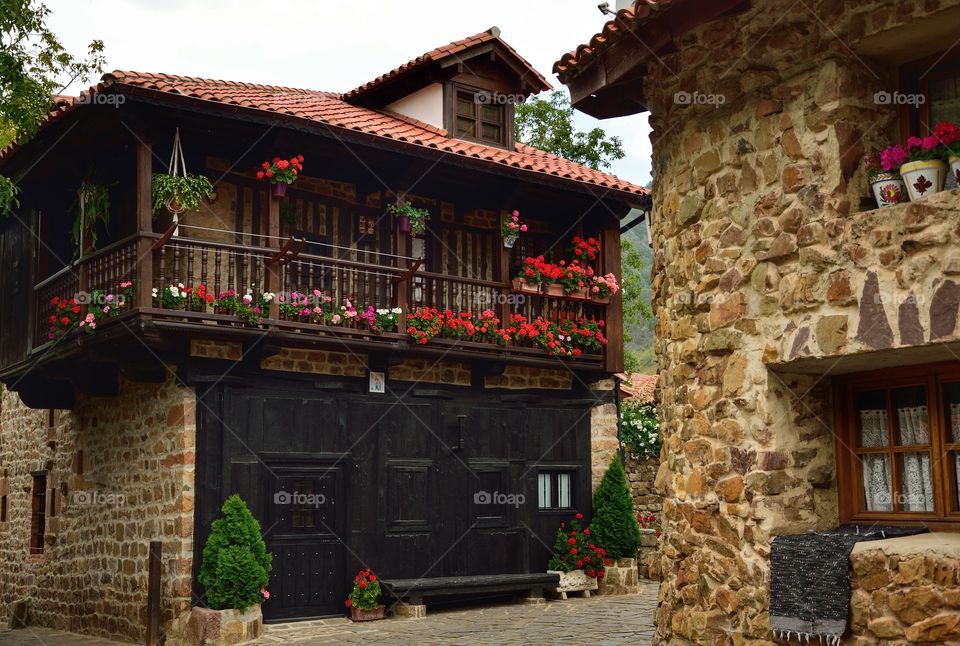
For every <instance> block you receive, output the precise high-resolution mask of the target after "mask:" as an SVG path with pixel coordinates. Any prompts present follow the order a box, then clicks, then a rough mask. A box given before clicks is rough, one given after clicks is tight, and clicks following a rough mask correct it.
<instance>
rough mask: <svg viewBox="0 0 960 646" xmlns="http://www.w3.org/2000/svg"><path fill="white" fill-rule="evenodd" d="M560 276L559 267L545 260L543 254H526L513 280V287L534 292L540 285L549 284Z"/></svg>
mask: <svg viewBox="0 0 960 646" xmlns="http://www.w3.org/2000/svg"><path fill="white" fill-rule="evenodd" d="M559 277H560V267H559V266H558V265H555V264H553V263H552V262H547V261H546V260H544V258H543V256H536V257H533V256H527V257H526V258H524V259H523V267H522V268H521V269H520V273H518V274H517V277H516V278H515V279H514V281H513V287H514V289H517V290H520V291H523V292H536V291H539V290H540V287H539V286H540V285H549V284H551V283H553V282H554V281H556V280H557V279H558V278H559Z"/></svg>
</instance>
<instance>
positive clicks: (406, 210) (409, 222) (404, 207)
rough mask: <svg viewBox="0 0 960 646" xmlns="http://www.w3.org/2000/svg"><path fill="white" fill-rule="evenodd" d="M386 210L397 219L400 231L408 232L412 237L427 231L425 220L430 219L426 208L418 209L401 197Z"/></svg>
mask: <svg viewBox="0 0 960 646" xmlns="http://www.w3.org/2000/svg"><path fill="white" fill-rule="evenodd" d="M387 211H388V212H389V213H390V214H391V215H394V216H396V217H397V219H398V220H399V224H400V231H402V232H404V233H409V234H410V235H412V236H414V237H416V236H418V235H423V234H424V233H426V232H427V220H429V219H430V212H429V211H427V210H426V209H418V208H417V207H415V206H414V205H413V204H411V203H410V202H408V201H407V200H404V199H401V200H398V201H397V202H394V203H393V204H391V205H390V206H389V207H388V208H387Z"/></svg>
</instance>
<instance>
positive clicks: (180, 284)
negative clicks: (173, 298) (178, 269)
mask: <svg viewBox="0 0 960 646" xmlns="http://www.w3.org/2000/svg"><path fill="white" fill-rule="evenodd" d="M177 287H179V288H180V289H186V287H184V286H183V283H177Z"/></svg>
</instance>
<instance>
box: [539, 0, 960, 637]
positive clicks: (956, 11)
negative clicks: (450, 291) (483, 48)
mask: <svg viewBox="0 0 960 646" xmlns="http://www.w3.org/2000/svg"><path fill="white" fill-rule="evenodd" d="M623 4H624V3H621V8H620V10H619V11H618V12H617V13H616V15H615V17H614V18H613V19H612V20H610V21H609V22H608V23H607V24H606V25H605V26H604V28H603V30H602V32H601V33H598V34H597V35H596V36H594V37H593V38H592V39H591V40H590V41H589V42H588V43H586V44H583V45H581V46H580V47H578V48H577V49H576V50H575V51H572V52H570V53H569V54H566V55H564V56H563V57H562V58H561V59H560V60H559V61H558V62H557V63H556V64H555V66H554V72H555V73H557V75H558V76H559V77H560V80H561V81H562V82H563V83H564V84H566V85H567V86H568V88H569V89H570V92H571V96H572V100H573V103H574V105H575V106H576V107H577V108H578V109H580V110H582V111H584V112H586V113H588V114H591V115H594V116H596V117H599V118H608V117H621V116H625V115H631V114H639V113H643V112H646V113H648V114H649V120H650V125H651V126H652V135H651V140H652V144H653V174H654V182H653V203H654V209H653V213H652V216H651V225H652V236H653V245H654V251H655V266H654V268H653V289H654V303H653V305H654V310H655V314H656V317H657V321H658V325H657V341H656V347H657V354H658V358H659V368H660V381H659V385H658V402H659V407H660V414H661V428H662V432H663V450H662V455H661V466H660V469H659V474H658V478H657V481H658V486H659V489H660V491H661V493H662V494H663V495H664V503H663V506H664V514H663V516H664V531H665V541H664V546H663V550H662V556H661V563H662V572H663V584H662V587H661V590H660V607H659V612H658V617H657V624H658V627H657V642H658V643H662V644H690V643H698V644H769V643H771V642H772V640H773V634H772V630H771V620H770V612H769V610H770V592H769V585H770V578H771V570H770V550H771V543H772V541H773V539H774V538H775V537H777V536H779V535H788V534H803V533H807V532H811V531H812V530H824V529H828V528H832V527H836V526H837V525H838V524H840V523H851V522H857V523H861V524H868V525H871V524H886V525H905V526H916V527H924V528H927V529H929V530H931V532H932V533H931V534H928V535H926V536H924V537H922V538H903V539H890V540H887V541H880V542H878V543H860V544H858V546H857V547H856V548H855V549H854V551H853V554H852V556H851V560H852V564H851V569H852V572H853V575H852V585H853V592H852V597H851V614H850V622H849V630H848V632H847V634H846V638H845V639H846V641H845V643H849V644H871V643H879V642H883V643H907V642H911V643H912V642H927V643H931V642H932V643H958V642H960V627H958V626H960V596H958V594H957V586H958V583H960V580H958V572H960V568H958V567H957V555H958V545H960V533H957V532H958V530H960V491H958V482H960V431H958V430H957V429H958V428H960V427H958V424H960V414H958V411H960V343H958V341H960V330H958V327H957V326H958V309H960V283H958V275H960V248H958V244H957V243H958V236H960V192H958V191H957V190H947V191H946V192H943V193H938V194H936V195H934V196H930V197H926V198H923V199H921V200H918V201H916V202H910V203H906V204H900V205H897V206H893V207H890V208H885V209H882V210H877V208H876V204H875V202H874V201H873V198H872V196H871V194H870V187H869V185H868V182H867V178H866V176H865V173H864V171H863V170H862V168H861V159H862V157H863V155H864V154H865V152H868V151H871V150H878V149H880V148H882V147H884V146H886V145H889V144H890V143H899V142H901V141H902V140H904V139H906V137H907V136H908V135H909V134H911V133H912V134H926V133H928V132H929V131H930V129H931V128H932V126H933V124H935V123H937V122H939V121H941V120H949V121H954V122H957V121H958V120H960V101H958V98H960V94H958V93H957V89H958V87H960V52H958V50H957V48H956V40H957V36H958V31H957V25H958V24H960V2H956V1H954V0H903V1H896V2H894V1H876V0H863V1H859V2H793V1H792V0H782V1H781V0H770V1H768V2H747V1H743V0H713V1H709V2H707V1H699V0H659V1H656V2H655V1H654V0H638V1H637V2H632V3H625V4H627V5H628V6H622V5H623ZM918 97H919V98H918ZM948 186H949V185H948ZM815 601H816V600H812V602H815Z"/></svg>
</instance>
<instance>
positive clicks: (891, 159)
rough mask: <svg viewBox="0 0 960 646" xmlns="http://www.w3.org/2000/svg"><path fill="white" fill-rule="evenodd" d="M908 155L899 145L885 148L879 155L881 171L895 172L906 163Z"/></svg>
mask: <svg viewBox="0 0 960 646" xmlns="http://www.w3.org/2000/svg"><path fill="white" fill-rule="evenodd" d="M908 158H909V154H908V153H907V149H906V148H904V147H903V146H900V145H893V146H889V147H887V148H885V149H884V150H883V152H881V153H880V164H881V165H882V166H883V170H887V171H890V170H896V169H898V168H900V167H901V166H903V165H904V164H905V163H907V159H908Z"/></svg>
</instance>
